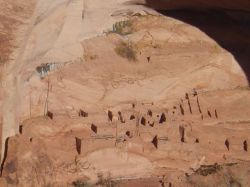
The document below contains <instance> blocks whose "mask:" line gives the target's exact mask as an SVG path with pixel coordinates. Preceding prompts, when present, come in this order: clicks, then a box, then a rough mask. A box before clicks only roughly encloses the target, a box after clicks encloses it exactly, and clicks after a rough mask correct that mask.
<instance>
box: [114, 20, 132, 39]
mask: <svg viewBox="0 0 250 187" xmlns="http://www.w3.org/2000/svg"><path fill="white" fill-rule="evenodd" d="M133 32H134V28H133V22H132V20H126V21H119V22H116V23H115V24H114V25H113V28H112V31H111V33H116V34H119V35H122V36H123V35H128V34H132V33H133Z"/></svg>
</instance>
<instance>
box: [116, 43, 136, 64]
mask: <svg viewBox="0 0 250 187" xmlns="http://www.w3.org/2000/svg"><path fill="white" fill-rule="evenodd" d="M115 52H116V53H117V54H118V55H119V56H121V57H123V58H127V59H128V60H129V61H136V49H135V46H134V44H133V43H131V42H124V41H121V42H119V43H118V44H117V46H116V47H115Z"/></svg>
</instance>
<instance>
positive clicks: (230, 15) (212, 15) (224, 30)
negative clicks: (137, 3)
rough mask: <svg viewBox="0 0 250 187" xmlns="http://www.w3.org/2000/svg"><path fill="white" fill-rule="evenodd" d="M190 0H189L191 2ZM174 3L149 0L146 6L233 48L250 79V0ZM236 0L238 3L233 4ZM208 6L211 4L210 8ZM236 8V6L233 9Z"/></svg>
mask: <svg viewBox="0 0 250 187" xmlns="http://www.w3.org/2000/svg"><path fill="white" fill-rule="evenodd" d="M187 2H189V1H187ZM187 2H185V3H182V1H178V3H176V4H174V3H173V1H163V0H156V1H152V0H146V2H145V4H146V6H149V7H151V8H154V9H155V10H157V11H158V12H160V13H161V14H162V15H165V16H168V17H172V18H175V19H178V20H180V21H182V22H184V23H187V24H190V25H193V26H195V27H197V28H199V29H200V30H201V31H203V32H204V33H206V34H207V35H208V36H209V37H211V38H213V39H214V40H215V41H216V42H217V43H218V44H219V45H220V46H221V47H222V48H224V49H226V50H227V51H229V52H230V53H231V54H232V55H233V56H234V57H235V59H236V60H237V61H238V63H239V65H240V66H241V68H242V70H243V71H244V72H245V75H246V77H247V78H248V83H249V81H250V2H245V1H242V4H240V3H241V1H239V2H237V1H235V2H231V1H228V2H229V4H226V3H225V4H224V5H223V4H222V3H220V4H219V5H218V4H217V3H218V2H214V4H215V6H212V5H213V2H211V3H208V4H206V3H204V2H203V3H199V4H197V6H194V2H193V1H192V2H193V4H192V3H190V6H189V5H188V3H187ZM233 3H235V6H233V5H234V4H233ZM206 6H207V7H206ZM234 7H235V9H233V8H234Z"/></svg>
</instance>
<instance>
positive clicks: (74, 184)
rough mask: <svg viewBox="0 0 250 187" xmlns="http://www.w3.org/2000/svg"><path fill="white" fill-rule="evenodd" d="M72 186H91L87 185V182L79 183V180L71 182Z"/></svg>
mask: <svg viewBox="0 0 250 187" xmlns="http://www.w3.org/2000/svg"><path fill="white" fill-rule="evenodd" d="M72 185H73V186H74V187H91V185H90V184H88V183H87V182H83V181H80V180H77V181H74V182H72Z"/></svg>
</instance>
